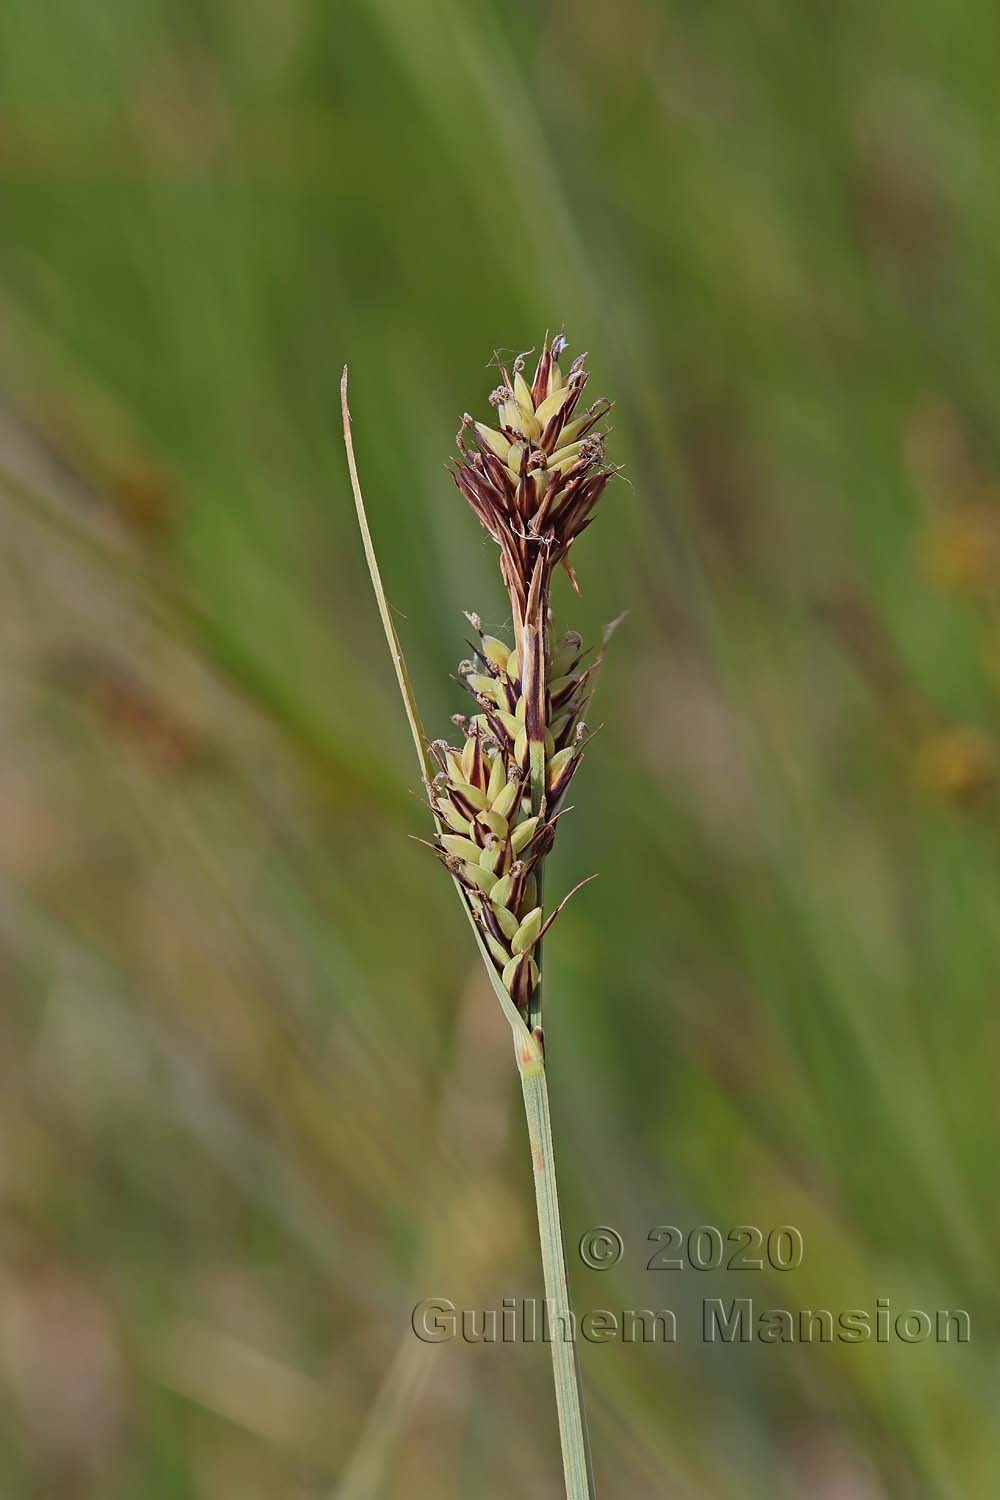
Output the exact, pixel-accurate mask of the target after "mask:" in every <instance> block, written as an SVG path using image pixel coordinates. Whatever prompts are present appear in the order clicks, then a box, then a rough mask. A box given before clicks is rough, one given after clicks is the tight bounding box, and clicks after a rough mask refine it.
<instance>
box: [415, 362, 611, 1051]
mask: <svg viewBox="0 0 1000 1500" xmlns="http://www.w3.org/2000/svg"><path fill="white" fill-rule="evenodd" d="M564 348H565V340H563V339H562V338H559V339H556V340H554V341H553V342H552V344H551V345H550V344H549V343H548V341H546V343H545V345H544V347H543V350H542V355H541V358H540V359H539V361H538V364H537V368H536V370H535V374H534V379H533V381H532V383H531V385H530V386H529V384H528V382H527V381H526V379H525V377H524V374H523V370H524V364H525V357H524V356H520V357H519V358H518V359H516V360H515V361H514V363H513V366H512V368H511V369H510V370H508V369H506V368H505V367H504V366H502V365H501V366H500V374H501V378H502V384H501V385H500V386H499V387H498V388H497V390H495V391H494V392H493V396H492V398H491V399H492V402H493V405H494V406H495V407H496V410H497V414H498V418H497V420H498V422H499V426H497V427H490V426H487V425H485V424H483V423H480V422H475V421H473V419H472V418H471V417H469V416H466V417H465V418H464V420H463V424H462V429H461V431H460V432H459V437H458V446H459V452H460V454H461V460H460V462H458V463H456V465H455V467H454V470H453V473H454V478H455V481H456V483H457V485H458V487H459V489H460V490H461V492H462V494H463V495H464V496H465V498H466V500H467V501H468V502H469V505H470V506H471V508H472V510H473V511H474V513H475V514H476V516H477V517H478V519H479V520H480V522H481V523H482V525H483V526H484V527H485V529H486V531H487V532H488V533H489V535H490V536H491V537H492V538H493V540H494V541H495V542H496V543H497V545H498V546H499V548H500V565H501V573H502V576H503V580H504V583H505V585H506V588H507V593H508V596H509V598H510V604H511V613H512V619H513V636H514V639H513V642H512V643H511V644H508V643H507V642H505V641H502V640H500V639H499V638H498V637H496V636H493V635H489V634H486V633H484V631H483V629H482V625H481V622H480V619H479V617H478V616H477V615H475V614H469V615H468V616H467V618H468V620H469V622H470V624H471V626H472V628H473V631H474V635H475V639H474V640H472V641H470V643H469V644H470V646H471V647H472V650H473V653H474V656H473V658H472V659H470V660H466V661H463V662H461V663H460V665H459V675H460V678H461V680H462V681H463V683H464V684H465V686H466V687H467V689H468V691H469V693H470V694H471V695H472V697H473V699H474V700H475V705H476V711H475V712H474V713H472V714H471V715H469V716H468V717H466V716H461V715H459V716H457V717H456V720H455V723H456V724H457V725H458V726H459V728H460V729H461V732H462V743H461V744H460V745H457V746H452V745H449V744H448V743H447V742H445V741H443V740H441V741H437V742H436V743H434V744H433V745H432V746H431V747H430V748H431V752H432V754H433V756H434V758H435V761H436V763H437V765H438V767H439V772H438V774H437V776H436V777H435V779H434V781H433V783H432V785H431V787H430V795H431V799H432V810H433V811H434V814H435V817H436V819H437V822H438V826H439V834H438V838H437V840H436V842H435V845H434V847H435V850H436V852H437V854H438V856H439V858H440V859H441V860H442V862H443V863H444V864H445V865H446V866H447V868H448V869H449V870H450V871H451V873H452V874H453V875H454V877H455V879H456V880H457V881H458V882H459V884H460V885H461V886H462V888H463V891H464V893H465V896H466V900H467V901H468V903H469V906H470V910H471V912H472V914H473V917H474V919H475V921H476V924H477V927H478V928H479V931H480V933H481V935H482V938H483V941H484V943H485V945H486V947H487V948H488V950H489V952H490V954H491V956H492V958H493V961H494V963H495V964H496V967H497V970H498V972H499V973H500V974H501V976H502V979H503V984H504V986H505V988H506V989H507V991H508V992H509V994H510V996H511V998H512V999H513V1001H514V1003H515V1004H516V1005H517V1006H518V1007H519V1009H521V1010H522V1012H523V1013H524V1015H525V1017H526V1019H528V1020H529V1021H530V1022H531V1023H532V1024H535V1023H536V1022H537V1020H538V992H539V986H540V970H539V964H538V961H537V958H538V954H539V953H540V946H539V945H540V943H541V940H542V938H543V936H544V934H545V932H546V931H547V930H548V928H549V926H550V925H551V923H552V922H553V921H554V919H555V917H556V916H558V914H559V911H560V910H561V909H562V906H563V905H564V904H565V901H564V902H562V903H561V904H560V905H559V906H557V907H556V908H555V909H554V910H552V911H551V912H550V913H549V914H548V915H546V914H545V912H544V911H543V906H542V901H541V866H542V862H543V860H544V859H545V856H546V855H547V854H548V853H549V851H550V849H551V848H552V844H553V841H554V839H555V832H556V822H557V819H558V818H559V816H560V812H561V808H562V805H563V802H564V799H565V795H566V791H567V789H568V787H569V785H570V782H571V781H572V779H573V776H574V775H575V773H576V770H577V768H578V766H579V764H580V759H581V755H582V753H583V747H584V743H585V735H586V728H585V724H584V721H583V715H584V712H585V710H586V706H587V703H588V701H589V697H590V694H591V691H592V684H593V678H594V673H595V669H596V667H597V665H598V664H599V660H600V658H598V659H597V660H596V661H593V660H592V661H591V662H590V665H586V661H587V657H588V655H589V653H587V652H584V650H583V647H582V642H581V639H580V636H579V635H578V634H576V632H574V631H569V632H567V633H565V634H563V635H562V636H561V637H560V638H559V639H558V640H553V639H552V634H551V612H550V606H549V593H550V586H551V580H552V574H553V570H554V569H555V568H556V567H557V566H558V565H560V564H561V565H562V566H563V567H564V568H565V569H566V571H567V572H568V573H569V576H570V578H571V580H572V582H573V583H574V586H575V583H576V580H575V577H574V575H573V571H572V568H571V566H570V563H569V556H568V554H569V551H570V548H571V547H572V545H573V543H574V541H575V540H576V538H577V537H578V536H579V535H580V533H581V532H582V531H583V530H584V529H585V528H586V527H587V526H588V525H589V523H590V520H591V517H592V512H593V509H594V506H595V505H596V504H597V501H598V499H599V498H600V496H601V493H602V491H603V490H604V487H605V485H606V484H607V482H608V480H609V479H610V477H611V475H612V473H613V471H612V470H610V469H607V468H605V467H604V462H603V460H604V438H603V436H602V435H599V434H596V433H595V432H594V428H595V427H596V424H597V423H598V422H599V421H600V420H601V418H602V417H603V416H604V415H606V413H607V412H608V411H609V410H610V402H608V401H604V400H602V401H598V402H596V403H595V404H594V405H593V406H591V407H590V408H589V410H588V411H586V412H585V413H584V414H583V415H580V416H577V415H576V411H577V408H578V406H579V402H580V398H581V395H582V393H583V390H584V387H585V385H586V383H587V378H588V377H587V372H586V370H585V369H584V366H583V358H584V357H583V356H581V358H580V359H578V360H576V361H575V362H574V363H573V364H572V365H571V366H570V368H569V370H568V372H567V373H566V374H565V375H564V374H563V372H562V369H561V367H560V364H559V356H560V355H561V354H562V352H563V350H564ZM571 894H572V893H571ZM566 899H568V898H566Z"/></svg>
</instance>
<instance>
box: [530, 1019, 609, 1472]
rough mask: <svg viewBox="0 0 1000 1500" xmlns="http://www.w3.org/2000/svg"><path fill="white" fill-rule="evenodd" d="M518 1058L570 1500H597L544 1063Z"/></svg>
mask: <svg viewBox="0 0 1000 1500" xmlns="http://www.w3.org/2000/svg"><path fill="white" fill-rule="evenodd" d="M514 1054H515V1056H516V1058H517V1069H518V1072H519V1073H520V1075H521V1091H522V1093H523V1094H524V1114H525V1118H526V1120H527V1122H528V1139H529V1141H530V1142H531V1169H532V1172H533V1174H534V1180H535V1204H536V1206H537V1209H538V1238H539V1243H540V1245H541V1251H542V1277H543V1280H544V1284H545V1301H546V1311H547V1315H548V1324H549V1329H550V1335H551V1344H550V1348H551V1350H552V1374H553V1378H554V1380H555V1387H556V1412H557V1415H558V1419H559V1441H560V1443H561V1445H562V1461H563V1475H564V1477H565V1481H566V1500H594V1496H595V1494H596V1491H595V1489H594V1471H593V1467H592V1465H591V1458H590V1439H589V1436H588V1433H587V1416H586V1412H585V1410H584V1405H583V1387H582V1382H581V1378H580V1359H579V1354H578V1352H577V1344H576V1329H575V1327H574V1325H573V1310H572V1307H571V1305H570V1296H569V1282H568V1278H567V1274H566V1251H565V1248H564V1245H563V1233H562V1220H561V1218H560V1215H559V1194H558V1192H557V1189H556V1163H555V1155H554V1151H553V1146H552V1121H551V1118H550V1116H549V1092H548V1087H547V1085H546V1081H545V1063H544V1062H543V1060H542V1058H541V1056H540V1054H539V1052H538V1051H537V1049H536V1050H533V1049H531V1048H529V1047H524V1046H523V1045H522V1044H521V1043H520V1041H519V1040H517V1039H516V1038H515V1044H514Z"/></svg>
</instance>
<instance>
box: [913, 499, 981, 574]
mask: <svg viewBox="0 0 1000 1500" xmlns="http://www.w3.org/2000/svg"><path fill="white" fill-rule="evenodd" d="M921 550H922V554H923V559H924V564H925V566H926V568H927V572H928V574H929V575H930V577H931V578H932V579H933V581H934V582H935V583H936V584H937V586H938V587H939V588H941V589H946V590H948V591H949V592H951V593H956V594H968V595H971V596H973V597H975V598H978V599H982V598H992V597H994V596H996V595H998V594H1000V499H998V500H996V501H995V502H994V501H989V500H977V501H975V502H974V503H968V504H963V505H961V506H959V507H958V508H956V509H955V510H953V511H951V512H950V513H949V514H948V515H945V516H942V517H940V518H939V519H938V520H936V521H935V522H934V523H933V524H932V525H931V526H930V527H929V528H928V530H927V532H926V533H925V535H924V537H923V542H922V548H921Z"/></svg>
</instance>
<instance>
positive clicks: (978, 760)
mask: <svg viewBox="0 0 1000 1500" xmlns="http://www.w3.org/2000/svg"><path fill="white" fill-rule="evenodd" d="M914 780H915V783H916V786H917V789H918V790H919V791H920V792H922V793H923V794H924V795H926V796H930V797H933V798H935V799H936V800H942V801H946V802H953V803H957V804H959V805H960V806H963V807H972V806H977V805H979V804H980V803H982V802H983V801H984V800H985V799H986V798H987V797H989V796H990V795H991V794H992V793H993V791H994V790H995V787H996V781H997V752H996V747H995V746H994V744H993V741H992V740H991V739H990V738H989V737H988V736H987V735H985V734H983V732H982V731H981V730H979V729H976V728H974V727H973V726H972V725H971V724H950V725H948V726H947V727H946V728H939V729H933V730H930V731H929V732H928V733H927V734H925V735H924V736H923V738H922V739H921V740H920V742H919V743H918V745H917V751H916V756H915V760H914Z"/></svg>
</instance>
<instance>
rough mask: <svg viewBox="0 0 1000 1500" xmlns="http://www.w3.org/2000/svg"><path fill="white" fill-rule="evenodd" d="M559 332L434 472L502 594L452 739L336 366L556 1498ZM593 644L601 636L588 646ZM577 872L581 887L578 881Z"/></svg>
mask: <svg viewBox="0 0 1000 1500" xmlns="http://www.w3.org/2000/svg"><path fill="white" fill-rule="evenodd" d="M565 348H566V341H565V339H564V338H562V337H561V336H560V337H558V338H556V339H554V340H552V342H551V343H550V342H549V340H548V338H546V340H545V342H544V345H543V348H542V353H541V356H540V358H539V359H538V362H537V365H536V367H535V370H534V375H533V377H532V379H531V382H530V384H529V382H528V380H527V379H526V378H525V373H524V371H525V364H526V358H527V356H525V355H521V356H519V357H518V358H517V359H515V360H514V361H513V363H512V365H511V366H510V368H509V369H508V368H507V367H506V366H505V365H504V364H502V363H501V362H500V361H499V360H498V361H497V365H498V369H499V374H500V384H499V385H498V386H497V388H496V389H495V390H494V391H493V393H492V395H491V397H490V401H491V403H492V405H493V407H494V408H495V411H496V415H495V417H494V419H493V423H492V424H486V423H483V422H478V421H475V420H474V419H473V418H472V417H471V416H469V415H466V416H464V417H463V419H462V426H461V429H460V431H459V434H458V439H457V442H458V451H459V457H458V459H457V460H455V461H454V463H453V465H452V470H451V472H452V475H453V478H454V480H455V483H456V484H457V486H458V489H459V490H460V492H461V493H462V495H463V496H464V497H465V499H466V500H467V502H468V504H469V506H470V507H471V509H472V511H473V512H474V514H475V516H476V517H477V519H478V520H479V522H480V523H481V525H482V526H483V527H484V528H485V530H486V532H487V533H488V534H489V536H490V537H491V538H492V539H493V541H494V542H495V543H496V545H497V547H498V548H499V553H500V572H501V576H502V579H503V583H504V586H505V588H506V591H507V595H508V598H509V601H510V611H511V619H512V635H511V639H509V640H501V639H500V638H499V637H497V636H494V635H491V634H488V633H486V632H484V631H483V629H482V625H481V621H480V617H479V616H478V615H477V614H474V613H469V614H468V615H467V619H468V621H469V624H470V626H471V628H472V632H473V635H472V639H471V640H470V641H469V645H470V649H471V652H472V655H471V656H470V657H469V658H467V659H466V660H464V661H463V662H461V663H460V666H459V676H460V678H461V680H462V682H463V683H464V684H465V686H466V688H467V689H468V692H469V694H470V696H471V700H472V703H471V708H472V712H471V713H469V714H465V715H462V714H459V715H456V716H455V719H454V721H453V722H454V724H455V726H456V728H457V729H458V731H459V733H458V735H457V736H456V738H457V739H458V743H456V744H454V745H452V744H449V743H448V741H447V740H434V741H431V742H428V741H427V740H426V739H425V737H424V733H423V729H422V727H421V722H420V717H419V713H418V710H417V706H416V701H415V699H414V695H413V690H412V687H411V685H410V680H409V676H408V674H407V670H406V665H405V661H404V658H403V653H402V649H401V647H400V643H399V638H398V635H397V633H396V628H395V625H394V623H393V620H392V616H391V614H390V611H389V608H388V604H387V601H386V596H385V592H384V589H383V586H382V581H381V577H380V574H379V568H378V561H377V558H376V555H375V550H374V546H373V544H372V539H371V533H370V531H369V527H368V521H367V517H366V514H365V507H364V501H363V499H362V494H361V487H360V483H359V480H358V472H357V465H356V461H355V455H354V448H353V442H352V438H351V423H350V412H349V410H348V405H347V370H346V369H345V370H344V377H343V382H342V386H341V395H342V405H343V418H344V440H345V444H346V447H347V457H348V465H349V469H350V474H351V482H352V487H353V490H354V498H355V503H356V506H357V512H358V521H359V525H360V527H361V534H362V539H363V542H364V547H365V555H366V558H367V562H368V568H369V572H370V574H371V579H372V584H373V587H374V590H375V595H376V599H377V601H378V605H379V610H380V613H381V617H382V624H383V627H384V630H385V634H386V639H387V641H388V644H389V649H390V652H391V654H392V659H393V663H394V666H395V670H396V676H397V681H398V683H399V688H400V692H401V694H402V698H403V703H404V706H405V708H406V713H407V717H408V720H409V724H410V730H411V733H412V736H413V741H414V744H415V746H416V750H417V755H418V758H419V761H420V767H421V771H422V775H423V781H424V787H425V790H426V794H427V801H428V804H429V808H430V812H431V814H432V816H433V819H434V827H435V837H434V839H433V841H431V842H430V843H429V847H430V848H431V849H432V850H433V852H434V855H435V856H436V858H437V859H438V860H439V861H440V863H441V865H442V866H443V867H444V868H445V869H446V870H447V871H448V873H449V874H450V875H451V877H452V880H453V881H454V884H455V887H456V889H457V891H458V894H459V897H460V899H461V903H462V906H463V908H464V910H465V913H466V916H467V917H468V919H469V922H470V925H471V927H472V931H473V933H474V935H475V938H476V942H477V944H478V947H479V951H480V954H481V957H482V959H483V963H484V965H485V967H486V971H487V974H488V975H489V978H490V981H491V983H492V986H493V989H494V991H495V992H496V995H497V998H498V999H499V1001H500V1005H501V1007H502V1009H503V1013H504V1015H505V1017H506V1019H507V1021H508V1023H509V1025H510V1027H511V1031H512V1033H513V1037H514V1055H515V1058H516V1060H517V1067H518V1072H519V1075H520V1079H521V1087H522V1093H523V1096H524V1107H525V1115H526V1119H527V1126H528V1134H529V1139H530V1144H531V1153H532V1168H533V1176H534V1187H535V1197H536V1203H537V1209H538V1228H539V1238H540V1245H541V1257H542V1272H543V1278H544V1284H545V1296H546V1302H547V1307H548V1313H549V1319H550V1323H551V1326H552V1327H553V1329H554V1330H555V1333H554V1336H553V1339H552V1342H551V1349H552V1360H553V1371H554V1377H555V1393H556V1407H557V1413H558V1420H559V1434H560V1441H561V1447H562V1458H563V1470H564V1476H565V1483H566V1494H567V1497H568V1500H587V1497H592V1496H593V1495H594V1480H593V1471H592V1467H591V1461H590V1449H589V1442H588V1437H587V1425H586V1416H585V1411H584V1404H583V1397H582V1391H581V1382H580V1370H579V1362H578V1359H577V1354H576V1343H575V1339H573V1338H572V1336H571V1332H570V1330H571V1327H572V1314H571V1308H570V1298H569V1288H568V1282H567V1275H566V1256H565V1248H564V1241H563V1234H562V1225H561V1221H560V1216H559V1200H558V1194H557V1190H556V1177H555V1162H554V1156H553V1146H552V1128H551V1121H550V1116H549V1103H548V1091H547V1086H546V1074H545V1040H544V1031H543V1027H542V993H543V982H542V974H543V970H542V940H543V938H544V937H545V934H546V932H547V931H548V929H549V928H550V927H551V925H552V923H553V922H554V921H555V919H556V918H557V917H558V915H559V913H560V912H561V911H562V909H563V907H564V906H565V904H566V902H567V901H568V900H569V896H572V895H573V894H575V892H576V891H577V890H579V889H580V885H585V884H586V883H587V882H586V881H581V882H580V885H578V886H576V887H574V890H573V891H571V892H570V893H569V896H566V897H564V898H563V899H562V900H561V901H560V902H559V903H558V904H557V905H555V906H554V907H552V908H551V909H547V907H546V903H545V900H544V897H543V873H544V866H545V861H546V858H547V856H548V854H549V852H550V851H551V849H552V846H553V843H554V841H555V837H556V829H557V823H558V820H559V818H560V817H561V816H562V813H563V811H564V810H568V809H565V798H566V793H567V790H568V788H569V786H570V783H571V781H572V780H573V777H574V775H575V774H576V772H577V770H578V768H579V765H580V762H581V759H582V757H583V752H584V746H585V744H586V740H587V730H586V725H585V718H584V716H585V713H586V711H587V705H588V703H589V702H590V699H591V697H592V695H593V691H594V687H595V684H596V678H597V673H598V670H599V668H600V665H601V661H602V659H603V654H604V646H603V645H602V648H601V651H600V653H599V654H598V655H597V656H596V657H595V658H594V659H592V660H591V659H590V653H588V652H585V651H584V649H583V645H582V641H581V638H580V636H579V635H578V634H577V633H576V632H574V631H568V632H565V633H564V634H561V635H556V634H555V632H554V630H553V624H552V611H551V604H550V594H551V587H552V581H553V577H554V575H555V573H556V570H557V569H560V568H561V569H563V570H564V571H565V572H566V573H567V575H568V577H569V579H570V582H571V583H572V584H573V587H574V588H576V577H575V574H574V571H573V567H572V564H571V561H570V551H571V549H572V547H573V544H574V542H575V541H576V539H577V538H578V537H579V536H580V534H581V532H583V531H584V530H585V529H586V527H587V526H589V524H590V521H591V519H592V517H593V512H594V508H595V506H596V505H597V503H598V501H599V499H600V497H601V494H602V493H603V491H604V488H605V485H606V484H607V483H608V480H609V479H610V478H611V477H612V475H613V473H614V472H615V471H614V470H613V469H610V468H608V467H607V466H606V465H605V461H604V446H605V444H604V436H603V435H602V434H601V433H600V431H599V430H598V429H599V423H600V422H601V420H602V418H603V417H604V416H606V415H607V413H608V411H609V410H610V407H611V403H610V402H609V401H607V400H604V399H602V400H599V401H596V402H594V403H593V404H592V405H590V406H589V407H588V408H586V409H585V410H584V409H581V408H582V405H583V403H582V398H583V394H584V390H585V388H586V385H587V380H588V374H587V371H586V369H585V364H584V361H585V358H586V356H584V355H581V356H580V358H578V359H576V360H574V361H573V363H572V364H571V365H570V366H569V368H568V370H566V371H565V373H564V371H563V368H562V365H561V363H560V360H561V356H562V355H563V353H564V351H565ZM606 640H607V634H606V636H605V644H606ZM590 878H593V877H590Z"/></svg>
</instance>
